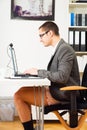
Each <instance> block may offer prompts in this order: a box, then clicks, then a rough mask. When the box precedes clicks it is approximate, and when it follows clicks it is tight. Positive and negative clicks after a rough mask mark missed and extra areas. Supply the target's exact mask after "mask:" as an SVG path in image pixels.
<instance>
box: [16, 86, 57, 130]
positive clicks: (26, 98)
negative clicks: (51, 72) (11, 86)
mask: <svg viewBox="0 0 87 130" xmlns="http://www.w3.org/2000/svg"><path fill="white" fill-rule="evenodd" d="M41 98H42V92H41V88H40V87H39V92H38V88H35V87H22V88H20V89H19V90H18V91H17V92H16V93H15V95H14V102H15V106H16V108H17V111H18V115H19V117H20V120H21V122H22V124H23V127H24V130H33V121H32V119H31V115H32V112H31V105H37V106H41ZM55 103H58V101H56V100H55V99H54V98H52V96H51V94H50V92H49V89H45V95H44V105H45V106H47V105H51V104H55Z"/></svg>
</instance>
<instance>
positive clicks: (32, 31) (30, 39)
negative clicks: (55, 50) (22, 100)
mask: <svg viewBox="0 0 87 130" xmlns="http://www.w3.org/2000/svg"><path fill="white" fill-rule="evenodd" d="M43 22H45V21H32V20H14V19H11V0H0V70H1V69H2V71H3V68H5V69H6V68H7V64H8V63H9V60H10V59H9V57H8V54H7V47H8V45H9V44H10V43H13V44H14V48H15V51H16V56H17V60H18V66H19V69H20V70H22V71H23V70H25V69H27V68H30V67H37V68H46V67H47V64H48V61H49V58H50V55H51V52H50V50H51V48H45V47H43V45H42V44H41V43H40V42H39V37H38V27H39V26H40V25H41V24H42V23H43ZM55 22H56V23H57V24H58V26H59V28H60V34H61V37H63V38H64V39H65V40H66V41H67V40H68V28H67V27H68V0H66V1H65V0H55ZM2 71H0V72H2ZM1 87H2V86H0V89H2V88H1ZM9 95H10V93H9Z"/></svg>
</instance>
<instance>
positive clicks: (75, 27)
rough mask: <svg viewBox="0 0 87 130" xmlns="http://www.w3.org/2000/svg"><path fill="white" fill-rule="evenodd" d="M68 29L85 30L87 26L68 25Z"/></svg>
mask: <svg viewBox="0 0 87 130" xmlns="http://www.w3.org/2000/svg"><path fill="white" fill-rule="evenodd" d="M69 31H87V26H69Z"/></svg>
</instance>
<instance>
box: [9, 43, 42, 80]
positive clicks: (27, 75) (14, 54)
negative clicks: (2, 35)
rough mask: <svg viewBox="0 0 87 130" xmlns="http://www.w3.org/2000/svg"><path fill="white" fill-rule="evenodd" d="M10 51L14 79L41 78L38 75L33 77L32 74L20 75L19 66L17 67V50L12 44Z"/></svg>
mask: <svg viewBox="0 0 87 130" xmlns="http://www.w3.org/2000/svg"><path fill="white" fill-rule="evenodd" d="M9 49H10V52H11V60H12V65H13V71H14V78H15V77H16V78H17V77H18V78H30V77H31V78H41V77H39V76H38V75H31V74H24V73H19V70H18V65H17V59H16V53H15V49H14V48H13V44H12V43H11V44H10V45H9Z"/></svg>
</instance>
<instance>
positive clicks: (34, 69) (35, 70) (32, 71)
mask: <svg viewBox="0 0 87 130" xmlns="http://www.w3.org/2000/svg"><path fill="white" fill-rule="evenodd" d="M24 73H25V74H32V75H38V70H37V69H36V68H31V69H28V70H25V71H24Z"/></svg>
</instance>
